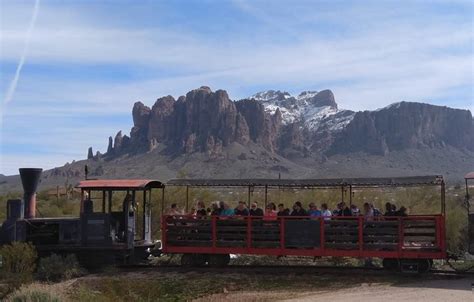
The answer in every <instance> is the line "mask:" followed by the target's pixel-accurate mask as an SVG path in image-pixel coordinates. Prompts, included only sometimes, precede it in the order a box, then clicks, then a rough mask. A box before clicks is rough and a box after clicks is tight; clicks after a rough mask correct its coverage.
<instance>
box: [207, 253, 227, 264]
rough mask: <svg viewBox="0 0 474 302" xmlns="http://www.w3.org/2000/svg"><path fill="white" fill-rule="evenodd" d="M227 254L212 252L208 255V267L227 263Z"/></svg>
mask: <svg viewBox="0 0 474 302" xmlns="http://www.w3.org/2000/svg"><path fill="white" fill-rule="evenodd" d="M229 261H230V255H229V254H212V255H209V262H208V263H209V266H210V267H224V266H226V265H227V264H229Z"/></svg>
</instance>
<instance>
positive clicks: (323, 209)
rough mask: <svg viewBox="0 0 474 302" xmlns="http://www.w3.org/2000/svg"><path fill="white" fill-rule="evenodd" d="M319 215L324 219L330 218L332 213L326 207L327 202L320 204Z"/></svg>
mask: <svg viewBox="0 0 474 302" xmlns="http://www.w3.org/2000/svg"><path fill="white" fill-rule="evenodd" d="M321 216H323V217H325V218H324V220H331V216H332V213H331V211H330V210H329V209H328V205H327V203H323V204H322V205H321Z"/></svg>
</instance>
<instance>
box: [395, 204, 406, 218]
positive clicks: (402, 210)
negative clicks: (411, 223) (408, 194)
mask: <svg viewBox="0 0 474 302" xmlns="http://www.w3.org/2000/svg"><path fill="white" fill-rule="evenodd" d="M395 216H408V214H407V208H405V207H404V206H401V207H400V209H399V210H398V211H396V212H395Z"/></svg>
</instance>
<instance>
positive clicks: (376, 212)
mask: <svg viewBox="0 0 474 302" xmlns="http://www.w3.org/2000/svg"><path fill="white" fill-rule="evenodd" d="M370 206H371V207H372V210H373V211H374V216H382V212H381V211H380V210H379V209H378V208H376V207H375V206H374V204H373V203H370Z"/></svg>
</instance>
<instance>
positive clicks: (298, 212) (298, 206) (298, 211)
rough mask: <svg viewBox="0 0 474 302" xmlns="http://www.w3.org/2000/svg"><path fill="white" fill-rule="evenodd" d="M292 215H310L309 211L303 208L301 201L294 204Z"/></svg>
mask: <svg viewBox="0 0 474 302" xmlns="http://www.w3.org/2000/svg"><path fill="white" fill-rule="evenodd" d="M291 216H308V213H307V212H306V210H305V209H303V205H302V204H301V202H300V201H297V202H295V204H294V205H293V211H291Z"/></svg>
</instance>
